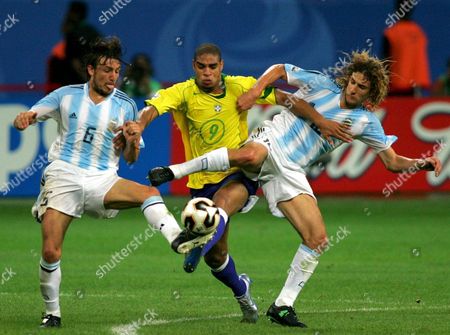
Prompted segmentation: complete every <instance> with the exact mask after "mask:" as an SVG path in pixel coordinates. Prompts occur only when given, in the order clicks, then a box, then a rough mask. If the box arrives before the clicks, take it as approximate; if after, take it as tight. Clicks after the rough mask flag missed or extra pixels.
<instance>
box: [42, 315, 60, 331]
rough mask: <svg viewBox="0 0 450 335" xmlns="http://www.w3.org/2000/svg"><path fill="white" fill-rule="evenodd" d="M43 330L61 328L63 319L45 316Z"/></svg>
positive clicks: (43, 317)
mask: <svg viewBox="0 0 450 335" xmlns="http://www.w3.org/2000/svg"><path fill="white" fill-rule="evenodd" d="M40 327H41V328H51V327H56V328H59V327H61V318H60V317H59V316H55V315H52V314H44V315H43V316H42V321H41V325H40Z"/></svg>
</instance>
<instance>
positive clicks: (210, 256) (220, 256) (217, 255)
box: [205, 250, 227, 269]
mask: <svg viewBox="0 0 450 335" xmlns="http://www.w3.org/2000/svg"><path fill="white" fill-rule="evenodd" d="M226 260H227V252H226V251H221V250H220V251H215V252H208V253H207V254H206V255H205V263H206V264H207V265H208V266H209V267H210V268H211V269H218V268H220V267H221V266H222V265H223V264H224V263H225V262H226Z"/></svg>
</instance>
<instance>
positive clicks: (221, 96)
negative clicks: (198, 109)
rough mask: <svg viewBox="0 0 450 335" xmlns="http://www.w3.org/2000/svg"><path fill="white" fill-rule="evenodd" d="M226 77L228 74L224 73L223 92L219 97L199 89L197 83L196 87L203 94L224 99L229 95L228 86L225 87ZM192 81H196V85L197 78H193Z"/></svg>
mask: <svg viewBox="0 0 450 335" xmlns="http://www.w3.org/2000/svg"><path fill="white" fill-rule="evenodd" d="M225 77H226V74H223V73H222V75H221V78H222V85H223V92H222V93H220V94H219V95H214V94H211V93H207V92H205V91H203V90H201V89H200V87H198V85H197V83H196V84H195V86H197V88H198V90H199V91H200V92H202V93H205V94H208V95H210V96H212V97H214V98H216V99H222V98H223V97H225V96H226V95H227V85H225ZM192 79H194V83H195V77H192Z"/></svg>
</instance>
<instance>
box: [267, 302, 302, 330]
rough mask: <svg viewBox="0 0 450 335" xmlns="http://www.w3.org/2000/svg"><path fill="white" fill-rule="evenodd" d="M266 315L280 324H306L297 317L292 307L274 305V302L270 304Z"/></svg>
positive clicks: (296, 325)
mask: <svg viewBox="0 0 450 335" xmlns="http://www.w3.org/2000/svg"><path fill="white" fill-rule="evenodd" d="M266 315H267V316H268V317H269V320H270V321H272V322H275V323H278V324H280V325H282V326H288V327H300V328H307V326H306V325H305V324H304V323H302V322H300V321H299V320H298V319H297V314H295V310H294V308H292V307H291V306H280V307H278V306H276V305H275V303H273V304H272V305H270V307H269V309H268V310H267V313H266Z"/></svg>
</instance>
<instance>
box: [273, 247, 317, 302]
mask: <svg viewBox="0 0 450 335" xmlns="http://www.w3.org/2000/svg"><path fill="white" fill-rule="evenodd" d="M318 258H319V254H318V253H317V252H315V251H314V250H311V249H310V248H308V247H307V246H306V245H304V244H300V247H299V248H298V250H297V252H296V253H295V256H294V259H293V260H292V263H291V267H290V269H289V274H288V277H287V279H286V282H285V283H284V286H283V289H282V290H281V292H280V295H279V296H278V298H277V300H275V305H276V306H293V305H294V302H295V300H296V299H297V297H298V295H299V294H300V291H301V290H302V288H303V287H304V286H305V284H306V282H307V281H308V279H309V277H311V275H312V274H313V272H314V269H315V268H316V266H317V264H318V263H319V260H318Z"/></svg>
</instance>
